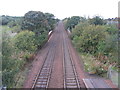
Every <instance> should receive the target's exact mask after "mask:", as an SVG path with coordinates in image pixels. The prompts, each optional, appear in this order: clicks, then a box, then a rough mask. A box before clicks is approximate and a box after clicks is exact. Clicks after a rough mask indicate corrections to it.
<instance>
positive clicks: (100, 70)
mask: <svg viewBox="0 0 120 90" xmlns="http://www.w3.org/2000/svg"><path fill="white" fill-rule="evenodd" d="M71 18H72V17H71ZM69 21H70V19H69V18H68V19H65V20H64V22H65V26H68V25H70V24H69ZM70 26H71V25H70ZM71 32H72V34H71V39H72V42H73V44H74V46H75V48H76V49H77V50H78V52H80V54H81V56H82V58H83V60H84V61H83V62H84V66H85V69H86V71H88V72H91V73H95V74H98V75H101V76H103V74H104V73H107V71H108V68H109V66H110V65H112V66H114V68H115V69H116V71H118V66H119V65H118V35H117V33H118V29H117V27H116V26H114V25H107V24H106V21H105V20H104V19H102V18H101V17H99V16H95V17H93V18H88V19H85V18H84V20H83V21H80V22H79V23H78V24H77V25H75V27H73V28H72V30H71Z"/></svg>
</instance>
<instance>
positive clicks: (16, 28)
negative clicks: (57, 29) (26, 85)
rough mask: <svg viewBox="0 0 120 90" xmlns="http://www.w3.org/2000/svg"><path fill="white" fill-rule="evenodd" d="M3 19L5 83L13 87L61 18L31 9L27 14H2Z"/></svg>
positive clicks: (3, 72)
mask: <svg viewBox="0 0 120 90" xmlns="http://www.w3.org/2000/svg"><path fill="white" fill-rule="evenodd" d="M0 19H2V23H1V26H0V28H2V31H1V32H2V44H1V45H2V81H3V82H2V83H3V85H5V86H7V87H8V88H13V87H16V85H17V83H20V82H19V80H18V79H17V78H18V77H19V78H21V77H22V78H23V76H22V72H23V73H24V71H25V67H26V65H27V64H28V63H30V62H32V60H33V59H34V56H35V52H36V50H37V49H40V48H41V47H42V46H43V44H44V43H45V42H46V41H47V39H48V32H49V31H50V30H53V29H54V26H55V24H56V22H57V21H58V19H54V15H53V14H50V13H43V12H40V11H29V12H27V13H26V14H25V15H24V17H12V16H4V15H3V16H1V17H0ZM0 30H1V29H0ZM21 82H22V83H23V82H24V79H23V80H22V81H21ZM21 85H22V84H21ZM19 87H22V86H19Z"/></svg>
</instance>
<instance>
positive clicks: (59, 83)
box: [24, 22, 110, 88]
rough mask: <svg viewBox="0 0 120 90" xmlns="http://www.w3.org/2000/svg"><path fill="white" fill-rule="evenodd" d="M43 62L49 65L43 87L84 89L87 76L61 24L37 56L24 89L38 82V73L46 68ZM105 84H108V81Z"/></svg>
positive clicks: (60, 23)
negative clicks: (84, 79)
mask: <svg viewBox="0 0 120 90" xmlns="http://www.w3.org/2000/svg"><path fill="white" fill-rule="evenodd" d="M49 60H50V61H49ZM45 62H47V63H48V65H50V68H49V69H50V71H49V72H48V73H47V75H48V76H47V79H46V80H45V81H46V82H44V83H47V84H46V85H44V86H45V87H47V88H63V87H79V86H80V87H81V88H85V86H84V83H83V81H82V79H83V78H86V77H88V75H87V74H86V73H85V72H84V69H83V63H82V61H81V59H80V57H79V56H78V54H77V52H76V50H75V49H74V48H73V46H72V44H71V41H70V39H69V38H68V35H67V32H66V31H65V29H64V25H63V23H62V22H59V24H58V26H56V28H55V30H54V32H53V34H52V36H51V37H50V39H49V40H48V42H47V44H46V45H45V46H44V48H42V50H40V51H39V53H38V54H37V56H36V58H35V60H34V62H33V63H32V66H31V70H30V71H29V74H28V77H27V79H26V81H25V84H24V88H31V87H32V86H33V83H34V82H35V80H36V81H38V79H36V76H37V75H38V73H39V75H41V72H42V69H44V66H45V65H46V67H45V68H48V67H47V63H45ZM66 62H67V63H66ZM39 75H38V76H39ZM40 77H41V76H39V78H40ZM42 77H44V76H42ZM68 78H69V81H70V80H71V79H72V81H73V82H71V83H68V81H67V80H68ZM106 82H107V83H110V81H106ZM36 84H37V82H36ZM38 86H40V85H38Z"/></svg>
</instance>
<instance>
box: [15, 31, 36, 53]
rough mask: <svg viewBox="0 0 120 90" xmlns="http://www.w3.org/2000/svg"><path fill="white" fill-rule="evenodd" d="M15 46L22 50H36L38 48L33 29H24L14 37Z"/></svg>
mask: <svg viewBox="0 0 120 90" xmlns="http://www.w3.org/2000/svg"><path fill="white" fill-rule="evenodd" d="M14 43H15V46H16V47H17V48H18V49H19V50H21V51H28V52H34V51H35V50H36V49H37V46H36V45H35V33H34V32H32V31H28V30H26V31H22V32H20V33H18V34H17V35H16V36H15V38H14Z"/></svg>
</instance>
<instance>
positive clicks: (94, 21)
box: [89, 16, 105, 25]
mask: <svg viewBox="0 0 120 90" xmlns="http://www.w3.org/2000/svg"><path fill="white" fill-rule="evenodd" d="M89 22H90V24H95V25H104V24H105V21H104V20H103V19H102V18H101V17H100V16H95V17H93V18H92V19H90V20H89Z"/></svg>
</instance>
